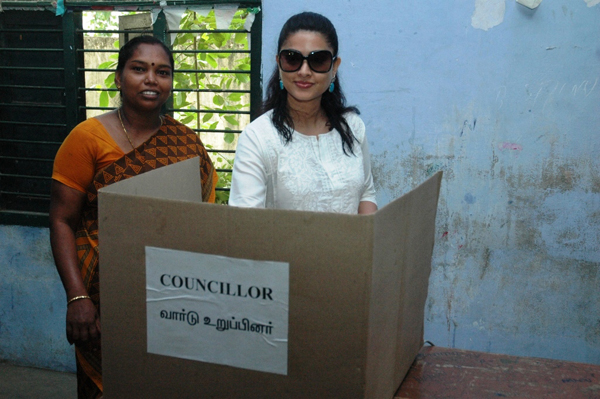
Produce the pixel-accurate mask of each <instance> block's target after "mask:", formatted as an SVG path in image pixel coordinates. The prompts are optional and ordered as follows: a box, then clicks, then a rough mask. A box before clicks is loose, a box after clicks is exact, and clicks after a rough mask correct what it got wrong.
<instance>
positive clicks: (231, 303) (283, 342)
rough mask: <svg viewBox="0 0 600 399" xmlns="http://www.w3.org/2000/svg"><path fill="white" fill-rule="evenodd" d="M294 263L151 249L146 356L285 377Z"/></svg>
mask: <svg viewBox="0 0 600 399" xmlns="http://www.w3.org/2000/svg"><path fill="white" fill-rule="evenodd" d="M288 311H289V263H283V262H270V261H255V260H249V259H236V258H229V257H225V256H216V255H207V254H201V253H195V252H186V251H176V250H172V249H164V248H156V247H146V312H147V320H148V327H147V328H148V352H149V353H155V354H159V355H166V356H173V357H178V358H183V359H191V360H199V361H203V362H209V363H216V364H223V365H228V366H234V367H240V368H244V369H250V370H257V371H263V372H270V373H276V374H283V375H287V356H288Z"/></svg>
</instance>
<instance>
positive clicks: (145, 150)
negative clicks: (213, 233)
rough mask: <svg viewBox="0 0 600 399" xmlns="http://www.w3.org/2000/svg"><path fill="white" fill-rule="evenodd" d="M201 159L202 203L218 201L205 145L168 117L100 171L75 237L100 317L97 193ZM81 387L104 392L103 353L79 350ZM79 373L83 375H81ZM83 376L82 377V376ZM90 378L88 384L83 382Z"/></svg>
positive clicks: (191, 131)
mask: <svg viewBox="0 0 600 399" xmlns="http://www.w3.org/2000/svg"><path fill="white" fill-rule="evenodd" d="M194 157H199V162H200V177H201V183H202V200H203V201H204V202H214V201H215V186H216V182H217V179H218V177H217V174H216V170H215V168H214V166H213V164H212V162H211V160H210V157H209V155H208V153H207V152H206V149H205V148H204V146H203V145H202V142H201V141H200V139H199V138H198V136H197V135H196V133H194V131H193V130H191V129H190V128H188V127H187V126H185V125H183V124H181V123H179V122H177V121H176V120H175V119H173V118H172V117H170V116H168V115H167V116H165V117H164V119H163V124H162V126H161V127H160V129H159V131H158V132H157V133H156V134H155V135H154V136H152V137H151V138H150V139H148V140H147V141H146V142H145V143H143V144H142V145H140V146H139V147H137V148H136V149H134V150H132V151H131V152H129V153H127V154H125V155H123V157H121V158H119V159H118V160H116V161H115V162H113V163H112V164H110V165H108V166H106V167H105V168H104V169H102V170H100V171H98V172H97V173H96V175H95V176H94V179H93V180H92V183H91V184H90V185H89V187H88V189H87V190H86V201H85V204H84V208H83V216H82V219H81V223H80V226H79V228H78V230H77V233H76V235H75V240H76V245H77V256H78V258H79V269H80V272H81V276H82V278H83V282H84V284H85V286H86V288H87V291H88V295H89V296H90V297H91V299H92V301H93V303H94V305H95V306H96V308H97V310H98V314H100V286H99V250H98V190H100V189H101V188H103V187H106V186H108V185H110V184H113V183H117V182H119V181H121V180H124V179H129V178H131V177H134V176H137V175H139V174H142V173H145V172H149V171H151V170H154V169H157V168H160V167H163V166H167V165H171V164H174V163H177V162H179V161H184V160H186V159H189V158H194ZM76 351H77V366H78V385H82V382H83V386H88V387H89V388H90V389H91V388H93V385H95V386H96V387H97V388H98V389H99V392H100V393H101V392H102V378H101V376H102V369H101V351H100V350H92V349H91V348H83V347H78V348H76ZM80 370H82V371H83V373H80ZM80 374H82V375H80ZM80 378H87V379H88V380H87V381H80Z"/></svg>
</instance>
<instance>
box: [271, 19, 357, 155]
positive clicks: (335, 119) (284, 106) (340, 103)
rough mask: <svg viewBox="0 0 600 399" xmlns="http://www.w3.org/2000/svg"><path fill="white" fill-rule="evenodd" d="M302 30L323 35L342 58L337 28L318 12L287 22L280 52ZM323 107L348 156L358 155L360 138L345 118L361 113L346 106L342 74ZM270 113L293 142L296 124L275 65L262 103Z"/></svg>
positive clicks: (283, 29)
mask: <svg viewBox="0 0 600 399" xmlns="http://www.w3.org/2000/svg"><path fill="white" fill-rule="evenodd" d="M301 30H305V31H310V32H317V33H320V34H322V35H323V37H324V38H325V40H326V41H327V44H328V45H329V46H330V47H331V48H332V49H333V56H334V57H336V56H337V55H338V37H337V33H336V31H335V27H334V26H333V24H332V23H331V21H330V20H329V19H327V18H326V17H324V16H323V15H321V14H317V13H314V12H303V13H300V14H296V15H294V16H292V17H291V18H290V19H288V20H287V22H286V23H285V24H284V25H283V27H282V28H281V32H280V33H279V41H278V43H277V52H278V53H279V51H281V47H282V46H283V43H284V42H285V41H286V40H287V39H288V37H290V35H292V34H294V33H296V32H298V31H301ZM321 108H323V111H324V112H325V116H326V117H327V121H328V124H329V126H330V127H331V128H333V129H336V130H337V131H338V132H339V134H340V136H341V138H342V149H343V151H344V154H346V155H348V152H347V151H346V150H348V151H349V152H350V153H352V154H354V151H353V144H354V141H355V140H356V137H354V134H353V133H352V129H350V126H349V125H348V122H347V121H346V119H345V118H344V114H345V113H346V112H350V111H351V112H355V113H356V114H358V113H359V111H358V108H356V107H354V106H346V97H345V96H344V93H343V92H342V87H341V85H340V77H339V73H338V74H337V76H336V80H335V87H334V89H333V92H329V90H327V91H325V93H323V96H322V97H321ZM270 110H273V116H272V119H273V124H274V125H275V128H276V129H277V131H278V132H279V134H280V135H281V136H282V137H283V138H284V140H285V142H286V143H288V142H290V141H291V140H292V133H293V128H294V121H293V120H292V117H291V116H290V112H289V109H288V103H287V91H286V90H282V89H281V88H280V87H279V69H278V67H277V66H275V71H274V72H273V75H272V76H271V79H270V80H269V83H268V85H267V98H266V99H265V100H264V102H263V104H262V107H261V114H263V113H265V112H267V111H270Z"/></svg>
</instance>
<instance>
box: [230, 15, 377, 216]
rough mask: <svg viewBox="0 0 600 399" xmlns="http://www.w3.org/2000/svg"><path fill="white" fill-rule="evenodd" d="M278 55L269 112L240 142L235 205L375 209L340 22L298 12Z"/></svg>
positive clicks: (265, 105) (266, 103)
mask: <svg viewBox="0 0 600 399" xmlns="http://www.w3.org/2000/svg"><path fill="white" fill-rule="evenodd" d="M275 59H276V61H277V67H276V69H275V71H274V72H273V75H272V77H271V80H270V81H269V85H268V87H267V98H266V100H265V101H264V103H263V111H264V113H263V115H261V116H260V117H258V118H257V119H256V120H254V121H253V122H252V123H250V124H249V125H248V126H247V127H246V129H244V131H243V132H242V134H241V135H240V138H239V141H238V146H237V149H236V155H235V162H234V164H233V177H232V181H231V195H230V197H229V205H234V206H242V207H258V208H278V209H295V210H305V211H320V212H337V213H348V214H356V213H361V214H365V213H372V212H375V211H376V210H377V203H376V200H375V189H374V185H373V176H372V174H371V161H370V157H369V149H368V144H367V137H366V135H365V124H364V123H363V121H362V120H361V119H360V117H359V116H358V110H357V109H356V108H355V107H348V106H346V104H345V97H344V94H343V92H342V88H341V87H340V80H339V75H338V69H339V66H340V63H341V58H340V57H339V56H338V37H337V33H336V30H335V27H334V26H333V24H332V23H331V21H329V19H327V18H326V17H324V16H322V15H320V14H316V13H313V12H303V13H300V14H297V15H294V16H292V17H291V18H290V19H288V21H287V22H286V23H285V24H284V26H283V28H282V29H281V33H280V35H279V41H278V46H277V56H276V58H275Z"/></svg>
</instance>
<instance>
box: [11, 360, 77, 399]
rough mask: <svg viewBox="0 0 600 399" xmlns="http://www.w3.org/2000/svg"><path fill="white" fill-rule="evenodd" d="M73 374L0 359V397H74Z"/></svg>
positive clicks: (34, 398) (31, 398) (21, 398)
mask: <svg viewBox="0 0 600 399" xmlns="http://www.w3.org/2000/svg"><path fill="white" fill-rule="evenodd" d="M76 397H77V380H76V378H75V374H72V373H61V372H58V371H51V370H43V369H36V368H31V367H20V366H15V365H11V364H8V363H5V362H1V361H0V399H38V398H39V399H71V398H72V399H75V398H76Z"/></svg>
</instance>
